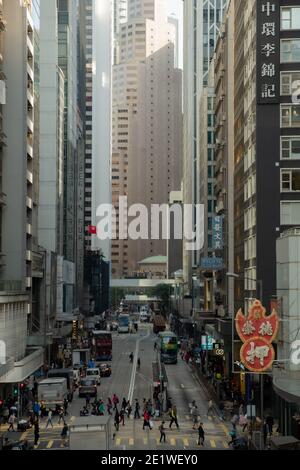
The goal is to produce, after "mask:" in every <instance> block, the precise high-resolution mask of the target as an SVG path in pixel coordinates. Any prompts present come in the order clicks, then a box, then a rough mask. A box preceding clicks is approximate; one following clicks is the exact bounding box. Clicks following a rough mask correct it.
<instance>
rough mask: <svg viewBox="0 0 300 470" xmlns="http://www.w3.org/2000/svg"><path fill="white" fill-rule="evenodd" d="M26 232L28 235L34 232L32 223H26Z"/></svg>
mask: <svg viewBox="0 0 300 470" xmlns="http://www.w3.org/2000/svg"><path fill="white" fill-rule="evenodd" d="M26 234H27V235H31V234H32V225H31V224H26Z"/></svg>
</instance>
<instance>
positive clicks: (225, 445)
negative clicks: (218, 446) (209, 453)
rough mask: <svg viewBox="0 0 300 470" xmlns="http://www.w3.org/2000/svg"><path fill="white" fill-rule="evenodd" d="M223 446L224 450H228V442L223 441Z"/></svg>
mask: <svg viewBox="0 0 300 470" xmlns="http://www.w3.org/2000/svg"><path fill="white" fill-rule="evenodd" d="M223 446H224V447H225V449H228V447H229V445H228V442H226V441H224V442H223Z"/></svg>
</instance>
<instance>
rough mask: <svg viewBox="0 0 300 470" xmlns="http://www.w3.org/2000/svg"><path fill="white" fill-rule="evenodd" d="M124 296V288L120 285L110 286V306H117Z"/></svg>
mask: <svg viewBox="0 0 300 470" xmlns="http://www.w3.org/2000/svg"><path fill="white" fill-rule="evenodd" d="M124 297H125V291H124V289H121V288H120V287H111V288H110V305H111V307H112V308H114V309H116V308H118V307H119V305H120V302H121V300H122V299H124Z"/></svg>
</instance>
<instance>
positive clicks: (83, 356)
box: [72, 349, 91, 366]
mask: <svg viewBox="0 0 300 470" xmlns="http://www.w3.org/2000/svg"><path fill="white" fill-rule="evenodd" d="M90 358H91V352H90V350H89V349H73V351H72V364H73V366H74V365H75V364H76V365H78V364H80V365H83V364H88V362H89V361H90Z"/></svg>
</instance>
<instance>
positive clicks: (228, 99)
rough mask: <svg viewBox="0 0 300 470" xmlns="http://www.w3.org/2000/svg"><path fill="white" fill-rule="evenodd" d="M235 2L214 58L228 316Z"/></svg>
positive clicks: (221, 293)
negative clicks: (227, 274)
mask: <svg viewBox="0 0 300 470" xmlns="http://www.w3.org/2000/svg"><path fill="white" fill-rule="evenodd" d="M233 70H234V2H233V1H231V2H229V4H228V10H227V12H226V14H225V16H224V20H223V24H222V29H221V33H220V36H219V38H218V40H217V44H216V50H215V60H214V74H215V78H214V81H215V104H214V114H215V141H216V146H215V175H214V184H215V189H214V192H215V197H216V209H215V214H216V215H217V216H220V217H222V220H223V244H222V248H221V249H220V250H215V255H216V256H218V257H220V258H222V259H223V266H224V268H223V270H222V271H218V272H217V273H216V286H215V287H216V289H215V294H216V303H217V306H218V309H222V310H223V311H224V313H225V315H226V316H228V315H231V316H232V315H233V314H234V279H233V278H230V277H228V276H226V273H228V272H229V273H232V272H234V101H233V99H232V98H233V96H234V75H233V73H232V71H233Z"/></svg>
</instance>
